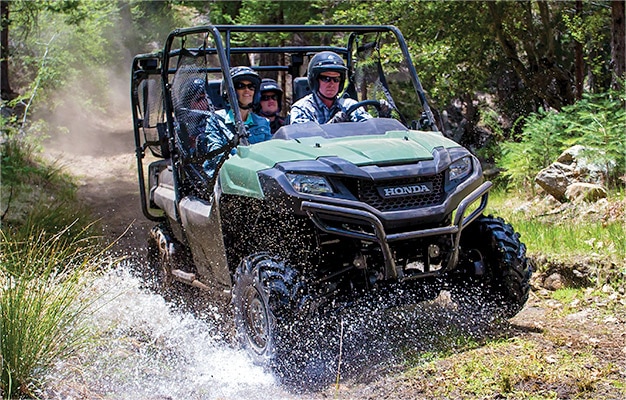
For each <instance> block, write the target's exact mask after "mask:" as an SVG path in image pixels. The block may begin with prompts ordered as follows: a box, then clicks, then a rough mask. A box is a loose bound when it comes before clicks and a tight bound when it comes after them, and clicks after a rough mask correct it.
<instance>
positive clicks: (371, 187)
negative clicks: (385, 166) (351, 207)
mask: <svg viewBox="0 0 626 400" xmlns="http://www.w3.org/2000/svg"><path fill="white" fill-rule="evenodd" d="M425 182H431V183H432V185H433V187H432V192H430V193H428V194H413V195H407V196H402V197H392V198H383V197H382V196H381V195H380V194H379V192H378V188H379V187H387V186H405V185H416V184H420V183H425ZM443 197H444V196H443V173H441V174H437V175H434V176H426V177H417V178H406V179H392V180H385V181H369V180H359V181H358V182H357V198H358V199H359V201H362V202H364V203H367V204H369V205H370V206H372V207H374V208H375V209H377V210H379V211H383V212H384V211H402V210H409V209H414V208H423V207H430V206H433V205H437V204H441V203H442V201H443Z"/></svg>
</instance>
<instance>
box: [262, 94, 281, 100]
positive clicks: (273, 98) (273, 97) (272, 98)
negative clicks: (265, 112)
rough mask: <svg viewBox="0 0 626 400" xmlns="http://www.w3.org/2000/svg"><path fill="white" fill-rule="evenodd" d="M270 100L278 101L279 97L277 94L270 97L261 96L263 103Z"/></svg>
mask: <svg viewBox="0 0 626 400" xmlns="http://www.w3.org/2000/svg"><path fill="white" fill-rule="evenodd" d="M268 100H276V101H278V96H276V95H275V94H270V95H269V96H261V101H268Z"/></svg>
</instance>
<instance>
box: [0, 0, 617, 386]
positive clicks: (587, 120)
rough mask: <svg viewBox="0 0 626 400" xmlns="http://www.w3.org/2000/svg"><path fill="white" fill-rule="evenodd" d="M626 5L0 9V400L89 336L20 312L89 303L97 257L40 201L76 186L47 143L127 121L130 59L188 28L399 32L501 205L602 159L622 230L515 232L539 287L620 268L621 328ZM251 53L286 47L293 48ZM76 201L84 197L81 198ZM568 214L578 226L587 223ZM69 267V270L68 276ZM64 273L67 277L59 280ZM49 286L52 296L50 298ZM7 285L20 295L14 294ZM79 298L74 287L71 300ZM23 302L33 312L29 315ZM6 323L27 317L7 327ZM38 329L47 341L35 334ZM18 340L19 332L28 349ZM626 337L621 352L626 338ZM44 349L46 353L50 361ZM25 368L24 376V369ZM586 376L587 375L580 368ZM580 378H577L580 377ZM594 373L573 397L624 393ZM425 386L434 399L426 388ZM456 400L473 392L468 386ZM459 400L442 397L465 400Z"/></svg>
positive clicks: (25, 4)
mask: <svg viewBox="0 0 626 400" xmlns="http://www.w3.org/2000/svg"><path fill="white" fill-rule="evenodd" d="M624 4H625V3H624V2H623V1H580V0H579V1H534V0H529V1H484V2H483V1H401V0H390V1H331V0H319V1H306V2H304V1H260V0H249V1H125V0H119V1H99V0H61V1H47V0H42V1H25V0H13V1H0V6H1V18H2V19H1V22H2V35H1V45H2V46H1V53H2V55H1V59H0V78H1V79H0V83H1V89H2V107H1V117H0V122H1V126H2V133H1V137H0V143H1V145H2V163H1V164H0V166H1V168H2V182H1V184H2V186H1V188H2V202H1V207H0V213H1V214H2V236H1V238H2V243H1V244H2V258H0V261H1V263H0V284H1V285H0V286H1V287H3V293H2V296H0V311H2V312H3V314H2V320H1V321H0V322H1V323H2V324H1V326H0V328H1V330H0V336H1V339H2V342H1V343H0V351H1V352H0V361H2V363H1V364H2V380H0V394H1V395H3V396H6V397H7V398H11V397H13V396H17V395H20V394H21V395H29V394H32V393H34V391H35V389H36V388H37V387H38V386H37V381H36V379H35V378H37V377H38V376H40V374H41V372H42V371H45V368H46V367H49V366H51V365H53V364H54V362H55V360H58V358H59V357H63V356H65V355H67V354H70V353H72V352H73V351H74V350H75V347H74V346H75V344H76V343H77V342H76V341H75V340H76V337H80V334H81V331H80V330H79V331H77V332H73V333H72V335H69V334H68V335H69V336H64V335H59V334H58V332H64V334H65V333H68V330H67V328H68V327H69V326H72V325H73V324H74V322H75V321H76V320H75V319H73V318H75V317H76V315H79V314H80V312H82V311H84V308H82V307H79V309H78V310H76V309H73V310H74V311H73V312H76V311H78V314H72V316H71V317H69V318H68V316H67V315H52V316H49V318H50V321H49V322H50V324H51V325H52V326H54V329H57V330H58V331H54V330H52V331H51V330H50V329H49V327H46V326H41V325H42V324H43V323H44V322H47V321H46V318H41V315H40V314H36V315H35V314H34V316H31V317H32V319H33V320H36V321H35V322H38V323H39V325H28V324H25V323H24V319H23V318H27V317H28V315H26V314H25V313H24V312H23V310H24V308H23V306H24V305H25V304H31V303H28V301H31V300H33V299H31V298H30V297H29V296H30V295H31V294H32V293H38V295H39V296H40V297H41V296H43V295H42V290H43V291H44V292H45V291H47V290H48V289H47V288H51V289H50V293H53V294H54V293H55V292H54V291H55V290H62V291H64V292H63V293H64V295H63V296H65V297H63V296H61V295H59V294H58V293H57V297H55V298H62V299H69V300H72V299H76V298H79V293H80V287H76V286H72V285H75V284H76V282H78V281H79V279H78V278H76V277H75V276H74V275H72V274H73V273H74V272H72V271H80V272H81V273H82V271H81V268H76V263H78V265H79V266H82V267H84V268H83V270H89V269H90V268H91V267H90V266H89V264H90V262H89V257H87V256H86V254H90V255H94V254H99V251H100V250H99V249H98V248H97V247H93V246H92V245H93V242H92V241H91V235H92V234H93V231H90V229H91V227H92V225H91V223H90V222H89V221H90V219H89V217H85V218H80V221H79V222H76V221H77V218H78V217H79V216H81V215H82V214H81V213H82V211H83V210H82V209H81V208H80V207H77V206H76V203H75V202H74V200H72V202H69V201H67V198H66V197H65V195H66V193H64V192H63V190H61V191H59V190H58V189H56V188H55V189H54V190H56V191H55V193H54V196H52V197H51V196H42V195H37V196H34V195H33V193H34V192H33V188H35V187H36V188H38V189H37V190H40V189H45V190H49V189H50V188H51V187H53V188H54V187H55V186H56V185H57V184H61V185H62V186H63V185H67V183H66V182H65V181H62V179H61V176H60V175H59V170H58V169H56V167H53V168H52V169H50V168H49V167H41V166H40V165H38V164H37V163H35V162H34V161H33V160H34V158H33V157H32V156H33V155H34V154H36V153H38V152H41V151H43V152H45V151H46V148H45V145H44V139H46V138H48V137H50V136H58V134H59V132H61V133H62V132H64V131H69V130H72V129H77V126H76V124H79V126H78V128H79V129H85V127H89V126H90V125H89V124H90V123H91V121H95V120H98V121H103V120H104V121H106V120H107V119H110V118H111V117H114V116H119V115H127V116H128V115H129V114H130V104H129V103H130V101H129V91H130V88H129V82H130V65H131V61H132V58H133V56H134V55H135V54H140V53H149V52H153V51H158V50H160V49H161V46H162V43H163V41H164V39H165V38H166V36H167V34H168V33H169V32H170V31H171V30H172V29H175V28H178V27H187V26H192V25H201V24H392V25H396V26H397V27H398V28H400V30H401V31H402V33H403V35H404V36H405V39H406V40H407V43H408V45H409V49H410V52H411V55H412V57H413V61H414V62H415V64H416V69H417V71H418V75H419V76H420V79H421V81H422V83H423V85H424V87H425V89H426V93H427V96H428V97H429V101H430V103H431V107H432V108H433V109H434V111H435V112H436V114H437V115H438V116H439V118H442V116H443V115H445V114H447V115H448V118H449V121H450V125H449V126H448V127H449V130H448V131H446V134H448V135H450V136H452V137H454V139H455V140H457V141H459V142H460V143H462V144H463V145H465V146H467V147H469V148H470V149H471V150H472V151H473V152H475V153H476V154H477V155H478V156H479V157H480V158H481V160H482V161H483V162H484V163H485V165H487V166H493V167H494V168H493V170H494V171H496V172H495V173H494V175H493V176H492V179H493V180H495V181H496V183H497V186H499V187H501V188H507V189H509V190H511V191H512V193H514V194H513V195H511V194H508V195H505V196H506V197H509V198H511V197H516V196H517V197H519V198H525V197H526V198H527V199H528V200H530V199H531V197H532V196H533V195H535V194H536V192H535V191H536V187H535V185H534V177H535V175H536V173H537V172H538V171H539V170H541V169H542V168H544V167H546V166H548V165H549V164H550V163H552V162H553V161H554V159H555V158H556V157H557V156H558V155H559V154H560V153H561V152H562V151H563V150H564V149H566V148H567V147H569V146H571V145H573V144H586V145H590V146H592V147H593V148H596V149H599V150H601V151H599V152H598V153H596V154H597V156H598V157H600V158H602V161H603V162H604V163H606V164H607V165H608V164H611V165H614V166H615V168H613V169H612V171H613V172H612V173H611V175H610V176H607V179H606V184H607V185H608V188H609V189H610V190H611V191H612V193H613V194H612V195H611V196H610V197H612V198H613V199H615V198H617V203H618V206H616V207H613V206H611V207H613V208H611V210H613V211H612V212H614V216H613V217H611V220H610V221H604V220H602V221H599V222H597V221H596V222H597V228H598V229H597V230H593V231H585V232H581V234H582V235H583V236H584V237H585V239H583V240H581V239H580V237H578V236H575V235H574V236H573V237H572V238H571V239H570V238H569V237H566V236H567V234H569V231H567V229H566V230H565V231H563V230H560V228H559V226H558V225H559V223H555V222H554V221H553V220H550V221H547V223H544V221H541V222H540V223H536V222H537V221H534V222H533V223H532V224H531V223H529V224H527V223H526V221H515V224H514V225H515V226H516V227H517V228H518V229H519V230H520V231H521V232H522V234H523V237H524V240H526V243H527V244H528V245H529V249H534V250H533V251H534V252H536V253H535V254H532V255H533V256H536V258H537V260H539V259H541V263H538V265H539V269H540V270H541V269H542V271H540V272H546V271H549V270H550V268H552V267H553V266H554V265H555V264H557V263H558V262H555V260H556V259H558V260H562V259H560V258H559V257H560V256H562V255H564V254H565V255H566V256H567V257H571V256H572V255H575V256H580V255H581V253H585V252H586V253H590V254H595V252H596V251H598V252H600V253H602V252H606V253H611V254H610V257H609V259H610V260H611V261H609V262H607V261H606V260H607V259H602V260H601V261H596V262H597V264H593V265H608V268H607V269H606V270H603V272H597V274H596V275H595V276H594V277H593V279H592V282H591V283H592V286H594V285H595V287H596V288H597V289H598V290H602V289H603V288H604V286H605V284H609V286H612V287H613V288H615V290H617V288H619V287H621V288H622V292H619V293H620V296H621V297H619V296H618V297H614V298H611V299H610V301H608V304H612V305H613V306H615V307H617V308H619V309H620V310H621V311H620V312H621V313H622V314H623V310H624V302H623V301H624V293H623V288H624V281H625V276H626V268H625V267H624V254H626V249H625V246H626V244H625V243H624V241H623V238H624V224H623V212H624V200H623V188H624V170H625V167H626V162H625V159H626V151H625V148H624V130H625V127H626V117H625V115H626V113H625V109H624V101H625V97H626V95H625V93H624V71H625V64H626V55H625V47H626V46H625V35H626V28H625V25H624V20H625V10H624ZM305 5H306V6H305ZM255 40H262V41H265V42H266V43H267V44H268V45H280V44H281V43H283V42H282V41H283V40H284V38H281V37H274V38H269V37H263V38H257V39H255ZM444 112H445V114H444ZM59 115H61V116H69V117H71V118H60V117H59ZM128 128H130V126H129V127H128ZM25 187H28V189H25ZM67 187H68V188H69V189H72V184H71V183H70V184H69V185H67ZM20 192H22V195H20ZM69 192H72V190H69ZM24 193H26V195H24ZM71 194H72V193H68V194H67V195H69V196H71ZM52 198H54V200H51V199H52ZM42 200H43V201H45V202H46V203H45V205H42V203H41V201H42ZM495 203H496V204H497V196H496V201H495ZM535 204H536V203H535ZM611 204H613V203H611ZM619 204H621V205H619ZM571 213H572V214H579V212H578V210H575V211H571ZM620 219H621V223H620ZM616 220H617V222H616ZM72 221H74V222H72ZM567 224H568V222H565V223H564V225H567ZM539 225H544V226H541V227H538V226H539ZM569 225H570V226H569V227H571V226H572V225H575V226H576V228H579V229H581V230H582V229H585V230H586V229H588V226H587V225H586V222H585V224H581V223H579V222H578V221H577V222H576V223H574V224H572V223H571V222H570V223H569ZM565 228H568V227H567V226H566V227H565ZM548 230H549V231H550V234H549V235H548V234H546V232H547V231H548ZM564 232H566V233H567V234H565V233H564ZM590 232H591V233H590ZM603 235H604V236H603ZM592 239H593V240H592ZM568 241H569V242H571V243H569V246H570V247H565V248H563V249H560V248H559V249H557V246H555V244H556V243H561V242H568ZM583 242H584V243H583ZM587 242H589V243H587ZM602 243H603V244H602ZM608 243H610V245H609V244H608ZM601 244H602V245H601ZM539 252H541V253H542V254H541V257H539V255H538V254H537V253H539ZM555 253H560V254H559V257H555ZM615 260H617V261H615ZM42 263H44V264H45V265H42ZM572 263H573V264H576V265H578V266H580V265H579V264H582V265H589V260H588V259H584V261H582V262H579V260H578V261H576V260H574V261H573V262H572V260H571V259H568V260H567V264H568V265H571V264H572ZM96 264H97V263H96ZM70 265H71V266H72V267H71V268H66V266H70ZM59 266H62V267H59ZM59 268H61V272H63V273H61V274H59ZM594 268H595V266H594ZM570 270H571V269H570ZM34 271H42V272H37V273H35V272H34ZM598 271H600V269H599V267H598ZM607 271H610V272H607ZM35 278H36V279H35ZM42 280H44V281H45V282H47V283H46V284H45V285H42V283H41V282H42ZM8 282H14V283H12V284H10V285H9V284H8ZM50 282H52V283H51V284H50ZM68 282H69V283H70V286H67V285H66V284H67V283H68ZM7 288H11V290H8V289H7ZM42 288H44V289H45V290H44V289H42ZM59 288H60V289H59ZM607 290H608V289H607ZM555 293H559V292H555ZM594 293H595V292H594ZM610 293H613V292H610ZM44 294H45V293H44ZM560 295H563V294H562V293H561V294H560ZM13 296H15V297H13ZM20 296H22V297H20ZM555 296H557V295H556V294H555V295H551V296H549V297H550V301H552V300H554V301H556V300H555ZM565 296H571V297H573V298H574V300H575V301H578V302H581V304H582V303H584V302H585V301H586V300H583V298H591V297H595V294H593V295H590V294H589V293H588V292H582V291H577V292H573V294H572V293H566V294H565ZM607 296H609V295H607ZM600 297H602V296H600ZM18 299H20V300H23V301H24V303H19V302H17V300H18ZM620 299H621V300H620ZM36 300H37V299H35V300H33V301H36ZM574 300H572V303H573V302H574ZM9 301H14V303H9ZM63 301H65V300H63ZM603 301H604V300H603ZM620 301H621V303H620ZM46 304H47V303H46ZM585 304H587V303H585ZM613 306H611V307H613ZM60 309H64V308H63V307H62V304H60V305H59V304H57V307H56V310H60ZM69 309H71V307H70V308H69ZM570 309H571V310H570ZM570 309H568V310H569V311H567V312H571V313H574V311H573V310H575V309H576V307H570ZM8 312H15V314H12V315H8V314H7V313H8ZM611 312H613V308H611ZM622 317H623V315H622ZM619 318H621V317H618V319H619ZM59 321H61V322H62V323H59ZM63 324H66V325H63ZM37 326H39V327H40V328H41V333H42V336H38V335H36V334H35V332H36V327H37ZM10 329H23V330H22V331H21V333H20V331H19V330H16V331H10ZM28 329H30V330H28ZM7 332H9V333H12V334H13V336H11V335H9V334H7ZM24 332H28V334H25V333H24ZM50 332H53V333H52V334H50ZM55 332H56V333H55ZM616 332H617V333H619V332H618V331H616ZM83 333H84V332H83ZM617 333H616V334H617ZM46 335H47V336H46ZM23 337H29V338H31V339H32V340H31V342H32V343H31V344H32V349H31V350H32V354H29V353H28V348H26V347H25V346H26V344H25V343H22V342H19V341H13V342H12V341H11V340H9V339H11V338H13V339H16V340H18V339H20V338H23ZM617 337H618V338H622V339H623V337H624V336H617ZM20 340H21V339H20ZM46 340H51V342H50V343H49V346H47V347H46V346H43V345H42V343H47V342H46ZM619 340H620V339H617V340H616V342H619ZM622 342H623V340H622ZM42 348H43V349H44V350H45V349H49V350H50V352H49V353H48V354H45V352H44V355H42V350H41V349H42ZM446 351H447V350H446ZM618 351H619V350H618ZM621 351H622V352H624V351H626V349H623V350H621ZM614 353H615V352H614ZM613 355H615V356H619V354H617V355H616V354H613ZM14 360H18V361H19V362H18V361H15V363H13V361H14ZM607 362H608V363H609V364H610V365H613V364H611V363H613V362H614V360H612V359H610V357H609V358H608V361H607ZM621 362H622V363H623V356H622V360H621ZM581 364H584V365H587V364H588V362H587V361H586V360H582V361H581ZM618 364H619V363H618ZM550 365H551V362H550V361H549V360H548V362H547V364H545V363H544V364H543V366H542V367H541V368H543V371H544V372H545V371H547V370H549V367H550ZM570 365H574V366H577V364H576V362H572V363H570ZM584 365H581V367H580V368H581V371H583V372H580V373H579V372H576V374H573V375H575V376H574V377H573V378H572V382H575V383H571V387H573V388H574V389H571V390H573V391H576V390H579V391H581V392H585V391H591V393H595V394H596V395H598V396H599V398H601V397H603V395H602V393H604V392H601V391H600V389H596V388H598V387H600V386H601V385H600V384H597V383H596V382H598V381H601V380H602V379H604V380H605V381H608V382H618V381H619V380H620V379H622V381H623V376H624V375H619V374H620V373H622V372H619V371H618V372H615V371H616V370H615V369H613V367H611V366H610V365H609V366H607V367H606V368H604V367H603V368H601V369H600V370H599V371H600V372H599V374H600V375H599V376H600V378H598V377H597V376H595V375H594V376H591V377H584V379H583V378H581V376H583V375H585V372H584V371H586V370H585V368H587V367H586V366H584ZM510 372H511V373H510V376H508V378H506V379H504V378H502V381H499V382H498V383H497V384H496V385H495V386H496V387H495V388H494V387H493V386H490V385H488V384H487V385H484V388H483V389H482V390H485V391H486V392H484V393H483V395H484V396H489V395H490V393H491V392H489V390H492V391H493V392H495V393H502V391H503V390H504V391H506V390H510V391H512V392H514V391H515V390H519V389H515V382H514V380H516V379H517V380H523V379H527V378H528V376H524V377H520V376H521V375H520V374H519V373H518V372H517V371H515V370H511V371H510ZM568 373H569V372H567V371H565V372H564V371H563V370H558V369H557V370H555V371H553V375H554V376H553V377H552V378H553V379H554V381H555V382H559V381H560V382H566V383H565V385H568V383H567V382H568V376H569V375H568ZM38 374H39V375H38ZM616 377H617V378H616ZM620 377H621V378H620ZM531 378H533V379H534V377H531ZM472 379H474V380H475V379H476V378H475V377H473V378H472ZM580 379H582V381H583V383H580ZM424 382H426V383H425V384H427V385H428V381H424ZM611 385H612V387H615V386H616V385H615V384H609V386H611ZM505 389H506V390H505ZM450 390H457V391H458V390H462V389H459V387H458V385H457V387H456V388H453V389H450ZM546 390H551V389H546ZM593 390H598V391H597V392H593ZM617 390H618V392H619V390H621V392H619V393H621V394H623V393H624V392H623V390H625V389H624V388H623V386H622V387H621V388H619V387H618V389H617ZM454 393H455V392H449V393H447V394H445V393H444V394H443V396H450V397H466V396H468V394H467V393H459V392H456V394H454ZM485 393H486V394H485ZM610 393H616V392H615V391H612V392H610ZM478 397H480V395H479V396H478ZM522 397H523V396H522ZM609 397H610V396H609ZM400 398H402V397H400ZM616 398H617V397H616Z"/></svg>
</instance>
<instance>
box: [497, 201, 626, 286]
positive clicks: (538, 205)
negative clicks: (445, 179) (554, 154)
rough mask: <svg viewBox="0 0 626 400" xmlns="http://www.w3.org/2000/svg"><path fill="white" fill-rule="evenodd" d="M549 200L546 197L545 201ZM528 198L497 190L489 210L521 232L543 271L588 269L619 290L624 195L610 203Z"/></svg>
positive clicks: (625, 244) (625, 229)
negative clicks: (557, 267) (560, 266)
mask: <svg viewBox="0 0 626 400" xmlns="http://www.w3.org/2000/svg"><path fill="white" fill-rule="evenodd" d="M544 200H545V199H544ZM544 200H541V201H537V200H535V201H531V200H525V196H524V195H523V194H522V193H509V192H504V191H502V190H494V191H492V193H491V195H490V197H489V205H488V211H487V212H489V213H493V214H494V215H498V216H501V217H503V218H504V219H505V220H506V221H507V222H509V223H511V224H512V225H513V227H514V228H515V230H516V231H517V232H519V233H520V234H521V239H522V241H523V242H524V243H525V244H526V246H527V249H528V254H529V255H530V256H531V257H533V258H535V259H536V260H538V261H540V262H539V263H538V265H537V267H538V268H539V271H540V272H541V271H542V270H547V269H548V267H550V266H553V265H554V264H568V265H570V266H575V267H580V268H583V269H585V270H586V271H583V273H587V274H588V275H589V279H591V281H592V282H593V283H594V284H595V285H596V286H602V285H604V284H607V283H608V284H611V285H612V286H614V287H615V288H617V287H619V286H620V285H623V284H624V281H625V280H626V267H625V265H626V263H625V262H626V240H624V237H626V211H625V205H626V201H625V196H624V193H623V192H621V191H619V192H613V193H611V194H610V195H609V198H608V199H607V201H606V202H599V203H595V204H582V205H573V204H568V203H566V204H563V205H559V204H555V203H549V202H545V201H544Z"/></svg>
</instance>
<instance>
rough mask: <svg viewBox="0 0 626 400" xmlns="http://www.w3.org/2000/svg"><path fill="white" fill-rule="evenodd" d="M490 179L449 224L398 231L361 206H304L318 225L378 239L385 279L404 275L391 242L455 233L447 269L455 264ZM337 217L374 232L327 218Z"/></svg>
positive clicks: (463, 203)
mask: <svg viewBox="0 0 626 400" xmlns="http://www.w3.org/2000/svg"><path fill="white" fill-rule="evenodd" d="M491 186H492V184H491V182H489V181H487V182H484V183H483V184H481V185H480V186H479V187H478V188H476V189H474V190H473V191H472V192H471V193H470V194H469V195H467V196H466V197H465V198H464V199H463V200H462V201H461V202H460V203H459V205H458V207H457V209H456V213H455V215H454V220H453V221H452V223H451V224H450V225H448V226H443V227H436V228H428V229H419V230H411V231H403V232H395V233H387V232H386V230H385V227H384V224H383V222H382V221H381V220H380V219H379V218H378V217H377V216H376V215H375V214H373V213H371V212H369V211H366V210H362V209H353V208H348V207H343V206H339V205H331V204H324V203H318V202H314V201H303V202H302V203H301V206H300V208H301V210H302V211H304V212H306V214H307V215H308V216H309V218H311V220H312V221H313V223H314V224H315V225H316V226H317V228H318V229H320V230H322V231H324V232H327V233H331V234H335V235H340V236H345V237H349V238H353V239H358V240H366V241H371V242H375V243H378V244H379V245H380V248H381V250H382V253H383V257H384V260H385V279H402V278H403V277H402V269H401V268H400V269H399V268H396V265H395V261H394V257H393V254H392V251H391V248H390V246H389V243H390V242H395V241H402V240H409V239H416V238H423V237H427V236H441V235H452V239H453V240H452V242H453V249H452V254H450V256H449V258H448V262H447V267H446V268H445V269H446V270H449V269H451V268H454V266H455V265H456V264H457V262H458V258H459V240H460V238H461V232H462V231H463V229H464V228H465V227H466V226H467V225H469V224H470V223H472V221H474V220H475V219H476V218H477V217H478V216H479V215H481V214H482V212H483V211H484V210H485V208H486V207H487V198H488V194H489V189H490V188H491ZM479 199H480V204H479V205H478V207H477V208H476V209H474V210H473V211H471V212H470V213H469V215H467V216H465V214H466V213H467V212H468V209H469V207H470V206H471V205H472V204H474V203H475V202H476V201H478V200H479ZM337 217H340V218H345V219H349V220H350V221H352V222H355V223H357V224H362V225H369V226H371V228H372V232H371V233H370V232H367V231H364V230H354V229H350V228H349V226H350V225H349V224H344V225H341V226H336V225H330V224H327V223H326V222H325V220H333V219H336V218H337Z"/></svg>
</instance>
